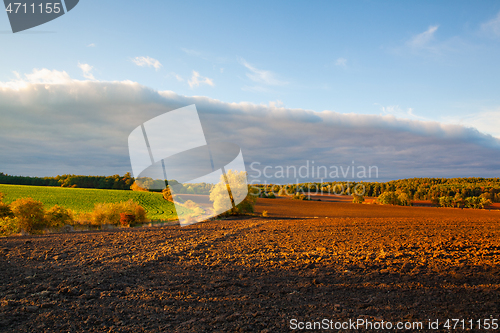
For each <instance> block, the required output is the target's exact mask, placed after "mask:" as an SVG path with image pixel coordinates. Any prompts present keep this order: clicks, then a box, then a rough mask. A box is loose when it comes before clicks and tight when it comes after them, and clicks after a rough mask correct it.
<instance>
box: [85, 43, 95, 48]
mask: <svg viewBox="0 0 500 333" xmlns="http://www.w3.org/2000/svg"><path fill="white" fill-rule="evenodd" d="M87 47H96V45H95V44H94V43H90V44H89V45H87Z"/></svg>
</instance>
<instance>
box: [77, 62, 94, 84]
mask: <svg viewBox="0 0 500 333" xmlns="http://www.w3.org/2000/svg"><path fill="white" fill-rule="evenodd" d="M78 67H79V68H80V69H81V70H82V72H83V77H84V78H86V79H89V80H95V77H94V75H93V74H92V73H91V72H92V69H93V68H94V67H93V66H90V65H89V64H81V63H78Z"/></svg>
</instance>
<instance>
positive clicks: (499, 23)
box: [481, 12, 500, 37]
mask: <svg viewBox="0 0 500 333" xmlns="http://www.w3.org/2000/svg"><path fill="white" fill-rule="evenodd" d="M481 29H482V30H483V31H484V32H486V33H488V34H492V35H494V36H497V37H498V36H500V12H499V13H498V14H497V16H496V17H495V18H494V19H491V20H490V21H488V22H485V23H483V24H482V25H481Z"/></svg>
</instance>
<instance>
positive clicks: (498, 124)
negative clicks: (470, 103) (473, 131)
mask: <svg viewBox="0 0 500 333" xmlns="http://www.w3.org/2000/svg"><path fill="white" fill-rule="evenodd" d="M443 120H444V121H445V122H447V123H450V124H456V125H460V126H465V127H472V128H477V129H479V130H481V131H483V132H485V133H489V134H491V135H493V136H494V137H496V138H497V139H500V107H499V108H497V109H493V110H486V111H482V112H478V113H475V114H469V115H465V116H461V117H444V118H443Z"/></svg>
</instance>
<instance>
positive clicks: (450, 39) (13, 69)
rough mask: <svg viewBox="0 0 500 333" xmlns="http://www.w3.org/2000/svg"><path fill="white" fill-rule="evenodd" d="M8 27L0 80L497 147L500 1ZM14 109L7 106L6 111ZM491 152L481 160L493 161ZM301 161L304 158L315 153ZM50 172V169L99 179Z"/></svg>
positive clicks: (80, 10) (166, 8)
mask: <svg viewBox="0 0 500 333" xmlns="http://www.w3.org/2000/svg"><path fill="white" fill-rule="evenodd" d="M2 17H3V18H2ZM9 31H10V26H9V23H8V19H7V15H6V14H4V15H0V32H1V33H0V38H1V39H2V52H1V53H0V59H1V62H0V82H3V84H4V85H7V84H8V83H9V82H10V83H12V82H16V80H17V81H19V80H24V81H26V82H29V83H30V84H40V83H47V82H48V83H58V82H56V81H57V80H56V81H54V80H53V77H52V78H51V79H47V77H46V76H43V75H42V76H43V78H42V79H40V80H41V81H40V80H38V79H37V78H40V75H41V74H40V73H41V72H38V76H36V75H35V76H33V75H34V73H36V72H34V70H35V69H37V70H43V69H46V70H48V71H50V72H47V73H49V76H51V75H52V76H54V75H55V76H57V75H58V74H57V73H63V72H65V74H66V75H67V76H68V77H69V78H71V80H76V81H83V82H86V81H88V82H89V84H97V83H103V82H107V83H111V82H124V81H131V82H134V83H137V84H139V85H141V86H142V87H143V88H144V89H146V90H147V89H150V90H152V91H155V92H164V91H170V92H173V93H175V94H177V95H179V96H185V97H191V96H205V97H207V98H209V99H211V100H218V101H221V102H223V103H227V104H228V105H231V104H230V103H240V105H243V104H241V103H243V102H247V103H250V104H252V105H257V106H264V105H265V106H268V107H269V108H271V109H272V108H282V109H286V110H306V111H312V112H322V111H325V110H328V111H333V112H336V113H339V114H342V115H346V114H354V115H379V116H382V117H385V116H394V117H395V119H396V120H397V121H400V120H412V121H420V122H421V123H415V124H417V125H418V124H419V125H418V126H423V127H426V126H427V125H426V124H427V123H428V122H437V123H438V124H440V126H441V125H442V126H447V125H451V124H458V125H463V126H465V127H474V128H475V129H477V130H478V131H479V132H480V133H481V135H483V134H484V135H491V138H490V139H489V140H490V141H491V142H490V144H489V147H490V148H491V146H495V147H496V145H497V144H498V142H497V139H498V138H500V120H499V119H500V118H499V116H500V94H498V91H499V88H500V83H499V80H498V78H499V77H500V66H499V65H498V59H500V3H499V2H498V1H482V2H470V1H467V2H466V1H440V2H435V1H413V2H409V1H405V2H398V1H377V2H375V1H359V2H331V1H325V2H319V1H318V2H312V3H311V2H305V1H303V2H301V1H273V2H267V1H252V2H241V1H240V2H229V1H225V2H223V1H211V2H206V1H185V2H167V1H148V2H137V1H88V0H87V1H80V3H79V4H78V5H77V7H75V8H74V9H73V10H72V11H71V12H69V13H68V14H67V15H64V16H62V17H60V18H58V19H56V20H54V21H51V22H49V23H46V24H44V25H42V26H39V27H36V28H33V29H31V30H28V31H26V32H20V33H17V34H12V33H11V32H9ZM26 74H27V75H28V76H26ZM30 75H31V76H30ZM59 83H60V82H59ZM59 83H58V84H59ZM64 84H65V83H64ZM5 89H6V88H5ZM77 89H80V88H77ZM4 94H6V95H5V96H11V95H9V92H8V91H5V90H4ZM54 98H61V99H63V97H54ZM21 99H22V98H21ZM174 99H175V98H174ZM0 102H1V101H0ZM73 102H75V101H73ZM37 103H43V101H42V102H40V101H39V100H37ZM47 103H49V102H48V101H47ZM96 103H98V104H99V103H100V104H99V105H101V106H102V105H107V104H109V103H111V101H108V100H105V99H104V100H102V101H100V102H96ZM144 103H145V105H148V102H147V101H145V102H144ZM49 104H50V103H49ZM49 104H47V105H49ZM9 105H11V106H12V104H9ZM245 105H246V104H245ZM17 107H19V105H17ZM14 109H15V107H13V109H12V111H9V109H8V108H7V106H6V104H5V105H4V106H3V110H0V112H2V113H4V114H6V112H14V111H13V110H14ZM291 112H292V111H291ZM300 112H302V111H300ZM270 113H272V110H271V111H269V114H270ZM151 115H154V114H151ZM13 119H14V118H13ZM23 119H25V118H23ZM363 119H364V118H363ZM367 119H368V118H367ZM370 119H371V118H370ZM377 119H378V118H377ZM383 119H386V118H383ZM387 119H389V118H387ZM391 119H392V118H391ZM12 121H13V122H14V123H15V122H16V120H12ZM18 121H19V126H20V128H25V127H23V126H25V125H26V124H25V123H23V122H22V121H21V120H18ZM236 121H237V120H236ZM363 121H364V120H360V122H361V123H362V122H363ZM417 125H415V126H417ZM297 126H299V125H297ZM299 127H300V126H299ZM26 128H27V127H26ZM402 131H403V130H402ZM366 132H369V131H368V130H366ZM434 134H435V133H434ZM434 134H433V135H434ZM10 139H12V138H10ZM367 139H368V140H369V138H367ZM443 147H444V146H443ZM490 148H489V149H490ZM443 149H444V148H443ZM494 149H495V150H493V151H492V152H491V153H488V154H487V155H490V154H493V155H495V154H497V153H498V150H497V148H494ZM396 150H397V149H396ZM444 150H445V151H446V149H444ZM0 152H1V151H0ZM61 154H62V151H61ZM304 154H305V155H304V156H301V160H302V161H305V160H307V159H309V160H311V159H312V158H313V157H311V153H310V152H308V153H307V154H306V153H304ZM497 155H498V154H497ZM255 158H257V157H256V156H255ZM405 158H406V159H408V161H410V160H411V158H412V157H405ZM478 158H479V157H478ZM484 158H486V156H485V157H484ZM263 159H264V158H263ZM343 160H345V161H347V160H350V158H348V157H346V158H345V159H343ZM370 161H371V160H370V158H368V159H367V161H366V163H370ZM297 163H298V162H297ZM324 163H330V164H331V163H334V161H330V162H328V161H325V162H324ZM57 165H58V166H57V171H54V172H55V173H56V174H57V173H66V172H75V173H78V172H82V173H83V172H85V171H88V172H98V173H99V170H92V169H78V168H73V167H64V166H62V165H60V164H57ZM0 167H2V166H1V165H0ZM128 167H129V166H128ZM54 168H55V167H54ZM386 168H390V166H387V167H386ZM398 168H399V169H398V171H401V169H400V167H398ZM444 168H452V169H453V165H444ZM4 169H9V171H10V173H15V170H16V168H15V167H14V166H8V167H7V166H5V167H4ZM48 169H49V167H47V169H43V170H41V171H39V172H37V171H36V170H35V169H32V171H29V170H30V169H29V168H28V169H25V171H24V172H34V173H37V174H46V173H48V171H47V170H48ZM125 169H126V167H120V168H117V169H116V170H117V172H121V171H123V170H125ZM19 170H24V169H22V168H21V169H19ZM112 170H114V169H113V168H112V167H109V168H105V169H102V172H100V173H101V174H102V173H109V172H112ZM419 170H421V169H419ZM433 170H434V169H433ZM496 170H498V169H497V166H496V164H495V166H489V167H485V169H484V170H483V169H481V170H479V169H478V170H475V169H473V168H472V169H470V168H469V169H467V170H466V169H464V170H463V172H462V173H461V174H460V175H464V176H469V175H479V176H480V175H483V174H484V175H486V174H488V175H490V176H491V175H494V174H496ZM0 171H1V170H0ZM415 171H416V170H415ZM411 173H412V172H411V171H408V172H407V174H405V173H404V172H402V171H401V172H397V174H398V176H400V177H404V176H408V177H409V176H411ZM414 173H415V174H419V175H427V174H428V175H429V176H432V175H437V174H440V175H441V174H446V172H441V173H440V172H435V170H434V171H426V172H420V173H419V172H414ZM388 174H390V172H388ZM387 177H388V178H391V176H387Z"/></svg>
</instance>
